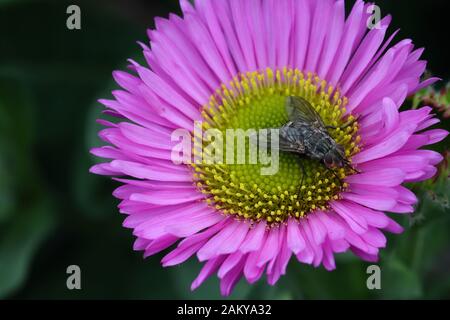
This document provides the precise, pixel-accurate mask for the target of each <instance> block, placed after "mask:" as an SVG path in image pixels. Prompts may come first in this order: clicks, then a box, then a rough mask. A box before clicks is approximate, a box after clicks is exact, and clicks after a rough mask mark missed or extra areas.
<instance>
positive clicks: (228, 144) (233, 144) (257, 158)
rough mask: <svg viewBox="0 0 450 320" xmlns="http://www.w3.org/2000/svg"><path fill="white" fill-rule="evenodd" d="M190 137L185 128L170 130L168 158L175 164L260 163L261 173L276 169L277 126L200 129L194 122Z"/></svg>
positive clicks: (277, 159)
mask: <svg viewBox="0 0 450 320" xmlns="http://www.w3.org/2000/svg"><path fill="white" fill-rule="evenodd" d="M193 135H194V137H192V135H191V132H190V131H188V130H186V129H177V130H175V131H173V132H172V135H171V139H172V142H177V144H176V145H175V146H174V147H173V148H172V154H171V158H172V161H173V163H175V164H205V165H211V164H231V165H233V164H260V165H261V169H260V173H261V175H265V176H267V175H274V174H276V173H277V172H278V169H279V157H280V155H279V129H259V130H256V129H248V130H243V129H226V130H225V132H223V131H221V130H219V129H215V128H210V129H207V130H203V122H201V121H196V122H195V124H194V133H193Z"/></svg>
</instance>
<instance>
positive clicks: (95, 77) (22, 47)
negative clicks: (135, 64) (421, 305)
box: [0, 0, 450, 299]
mask: <svg viewBox="0 0 450 320" xmlns="http://www.w3.org/2000/svg"><path fill="white" fill-rule="evenodd" d="M73 3H76V4H78V5H79V6H80V7H81V11H82V30H80V31H69V30H67V29H66V27H65V22H66V17H67V15H66V13H65V12H66V8H67V6H68V5H69V4H73ZM377 3H379V4H380V6H381V7H382V9H383V12H390V13H392V14H393V15H394V25H395V26H396V27H398V26H402V28H403V29H402V32H401V35H402V37H404V36H407V37H411V38H412V39H414V40H415V42H416V43H417V45H418V46H426V47H427V51H426V53H425V58H426V59H428V60H429V61H430V63H429V68H430V69H431V70H432V71H433V73H434V74H436V75H438V76H440V77H443V78H445V79H447V80H448V79H449V76H450V74H449V61H448V53H446V52H444V51H443V50H441V41H442V39H441V38H440V37H439V36H436V35H435V34H440V33H441V32H443V31H448V27H447V25H446V24H445V16H444V14H445V12H446V11H445V10H444V7H443V6H444V5H445V3H446V1H438V0H434V1H426V2H425V1H414V2H411V1H408V0H401V1H395V2H394V1H377ZM404 6H408V10H407V11H406V10H404ZM169 12H177V13H179V8H178V5H177V3H176V1H148V2H145V1H138V0H134V1H125V0H123V1H113V0H109V1H108V0H103V1H88V0H84V1H73V2H68V1H50V0H46V1H26V0H22V1H20V0H17V1H14V0H8V1H0V35H1V41H0V298H24V299H32V298H41V299H42V298H63V299H71V298H125V299H129V298H139V299H142V298H145V299H158V298H186V299H197V298H220V295H219V290H218V281H217V280H216V279H211V280H208V282H207V283H205V285H203V286H202V287H201V288H200V289H198V290H197V291H196V292H194V293H191V292H190V291H189V286H190V283H191V281H192V280H193V279H194V278H195V277H196V274H197V272H198V271H199V269H200V265H199V264H198V263H197V262H196V261H194V260H191V261H189V262H187V263H185V264H183V265H182V266H178V267H174V268H169V269H164V268H162V267H161V266H160V263H159V260H160V258H161V257H162V254H161V255H158V256H155V257H151V258H149V259H146V260H143V259H142V256H141V253H135V252H133V251H132V243H133V237H132V235H131V231H130V230H126V229H124V228H122V226H121V223H122V218H123V217H121V215H120V214H119V213H118V212H117V209H116V205H117V201H116V200H114V199H113V197H112V196H111V192H112V190H113V189H114V187H115V186H116V184H115V183H113V182H111V181H110V180H109V179H107V178H102V177H97V176H94V175H91V174H89V173H88V168H89V167H90V166H91V165H92V164H93V163H94V162H95V161H98V160H96V159H94V158H93V157H92V156H90V155H89V153H88V150H89V148H90V147H92V146H95V145H98V144H99V141H98V139H97V137H96V132H97V131H98V129H99V127H98V125H97V124H96V123H95V119H96V118H98V117H99V116H100V112H101V106H100V105H99V104H98V103H97V102H96V100H97V99H98V98H100V97H109V96H110V94H109V91H110V90H111V89H112V88H114V86H115V85H114V84H113V82H112V79H111V71H112V70H114V69H124V68H125V66H126V58H128V57H130V56H137V54H138V53H139V48H138V46H137V45H136V43H135V41H137V40H144V39H145V38H146V36H145V30H146V28H147V27H151V26H153V17H155V16H167V15H168V13H169ZM439 15H441V16H439ZM419 19H420V21H421V23H417V21H418V20H419ZM444 125H445V126H446V127H447V129H449V125H448V121H446V122H445V123H444ZM437 148H438V149H439V150H441V151H443V150H444V149H448V143H447V144H445V143H442V144H441V145H440V146H438V147H437ZM443 170H444V169H443ZM447 176H448V172H447V174H446V176H445V177H444V178H441V179H439V180H438V181H437V182H436V183H434V184H433V183H431V182H429V183H425V184H421V185H412V186H411V187H412V188H413V190H414V192H415V193H416V194H418V195H419V196H420V198H421V203H420V205H419V206H418V208H417V212H416V213H415V214H414V215H413V216H412V217H400V218H399V222H400V223H402V225H403V226H405V227H406V232H405V233H404V234H403V235H400V236H389V242H388V248H387V249H386V250H384V251H383V253H382V258H381V261H380V266H381V268H382V290H379V291H377V290H375V291H369V290H367V288H366V279H367V274H366V268H367V266H368V264H367V263H364V262H361V261H360V260H359V259H357V258H354V257H353V256H352V255H350V254H344V255H341V256H338V258H337V266H338V268H337V270H336V271H335V272H327V271H325V270H323V269H314V268H312V267H309V266H305V265H300V264H298V263H297V262H295V261H294V259H293V260H292V263H291V264H290V266H289V270H288V275H287V276H285V277H283V278H282V279H281V280H280V281H279V283H278V284H277V286H275V287H270V286H268V285H266V284H265V283H263V281H261V282H259V283H258V284H256V285H254V286H249V285H247V284H246V283H245V282H243V281H241V283H239V285H238V286H237V288H236V289H235V291H234V294H233V295H232V298H256V299H302V298H308V299H310V298H322V299H344V298H358V299H361V298H387V299H389V298H402V299H409V298H449V297H450V277H449V276H448V270H449V269H450V211H449V206H448V203H449V202H448V200H449V196H450V194H449V184H448V178H447ZM71 264H77V265H79V266H80V267H81V270H82V288H83V289H82V290H81V291H69V290H67V289H66V277H67V275H66V268H67V266H69V265H71Z"/></svg>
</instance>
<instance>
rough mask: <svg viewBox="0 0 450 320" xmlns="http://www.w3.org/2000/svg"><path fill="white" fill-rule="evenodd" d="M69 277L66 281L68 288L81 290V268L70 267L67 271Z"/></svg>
mask: <svg viewBox="0 0 450 320" xmlns="http://www.w3.org/2000/svg"><path fill="white" fill-rule="evenodd" d="M66 273H67V274H68V275H69V276H68V277H67V280H66V287H67V289H69V290H81V268H80V267H79V266H77V265H70V266H68V267H67V269H66Z"/></svg>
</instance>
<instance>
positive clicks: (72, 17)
mask: <svg viewBox="0 0 450 320" xmlns="http://www.w3.org/2000/svg"><path fill="white" fill-rule="evenodd" d="M66 13H67V14H68V15H69V16H68V17H67V20H66V27H67V29H69V30H80V29H81V9H80V7H79V6H77V5H75V4H72V5H70V6H68V7H67V9H66Z"/></svg>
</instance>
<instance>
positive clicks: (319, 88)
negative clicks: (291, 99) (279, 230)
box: [192, 68, 360, 225]
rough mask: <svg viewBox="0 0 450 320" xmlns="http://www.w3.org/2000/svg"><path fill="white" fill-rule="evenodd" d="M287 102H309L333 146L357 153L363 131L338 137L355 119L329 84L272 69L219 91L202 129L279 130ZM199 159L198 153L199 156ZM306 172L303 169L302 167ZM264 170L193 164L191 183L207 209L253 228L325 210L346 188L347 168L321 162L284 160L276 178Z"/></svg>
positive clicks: (288, 157)
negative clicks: (253, 224) (257, 223)
mask: <svg viewBox="0 0 450 320" xmlns="http://www.w3.org/2000/svg"><path fill="white" fill-rule="evenodd" d="M287 96H298V97H302V98H304V99H306V100H307V101H308V102H310V103H311V105H312V106H313V107H314V108H315V110H316V111H317V112H318V113H319V115H320V116H321V118H322V120H323V122H324V123H325V124H326V125H329V126H333V127H336V129H329V133H330V135H331V136H332V137H333V138H334V139H335V141H336V142H337V143H339V144H341V145H342V146H343V147H344V148H345V153H346V156H347V158H350V157H351V156H353V155H354V154H355V153H357V152H358V151H359V148H358V143H359V141H360V137H359V136H358V123H357V122H354V123H353V124H352V125H350V126H348V127H346V128H345V129H340V127H342V126H343V125H344V124H345V123H346V122H348V121H349V120H352V118H353V117H352V116H351V115H350V116H349V117H345V116H344V114H345V112H346V110H345V105H346V103H347V102H346V98H343V97H341V96H340V94H339V92H338V91H337V90H335V88H333V87H332V86H329V85H328V84H327V83H326V82H325V81H323V80H321V79H319V78H318V77H316V76H314V75H312V74H308V75H306V76H305V75H304V74H303V73H302V72H301V71H299V70H294V69H289V68H284V69H282V70H275V71H274V70H272V69H267V70H266V71H264V72H252V73H247V74H241V75H239V76H238V77H235V78H234V79H233V81H231V82H230V83H229V84H228V85H225V84H224V85H222V87H221V88H220V89H218V90H217V92H216V93H215V95H213V96H212V98H211V100H210V101H209V104H208V105H206V106H204V107H203V112H202V115H203V118H204V122H203V127H204V129H209V128H215V129H218V130H220V131H221V132H225V131H226V129H243V130H247V129H256V130H258V129H264V128H279V127H281V126H282V125H284V124H285V123H286V122H288V118H287V114H286V111H285V101H286V97H287ZM194 153H195V150H194ZM300 162H301V163H302V166H303V168H304V171H305V175H304V176H303V171H302V168H301V163H300ZM261 166H262V165H261V164H226V163H216V164H207V163H200V164H198V163H197V164H192V167H193V169H194V170H193V171H194V179H195V182H196V184H197V187H198V188H199V190H201V192H202V193H204V194H205V195H206V196H207V200H206V201H207V202H208V204H210V205H211V206H213V207H214V208H216V209H217V210H218V211H220V212H222V213H223V214H225V215H234V216H236V217H237V218H242V219H246V220H251V221H260V220H266V221H267V222H268V224H269V225H273V224H276V223H280V222H283V221H285V220H286V219H288V218H289V217H294V218H297V219H300V218H303V217H305V216H306V215H307V214H308V213H310V212H312V211H315V210H319V209H320V210H326V209H327V208H328V204H329V202H330V201H331V200H333V199H338V198H339V194H340V193H341V192H342V191H343V190H344V189H345V188H346V187H347V184H346V183H345V182H344V178H345V177H346V176H347V175H348V174H350V173H351V172H350V171H351V169H349V168H337V169H334V171H332V170H331V169H328V168H327V167H326V166H325V165H324V164H322V163H321V162H319V161H317V160H312V159H309V158H307V157H301V156H299V155H297V154H291V153H286V152H280V156H279V170H278V172H277V173H276V174H274V175H270V176H264V175H261V173H260V172H261V171H260V169H261Z"/></svg>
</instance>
